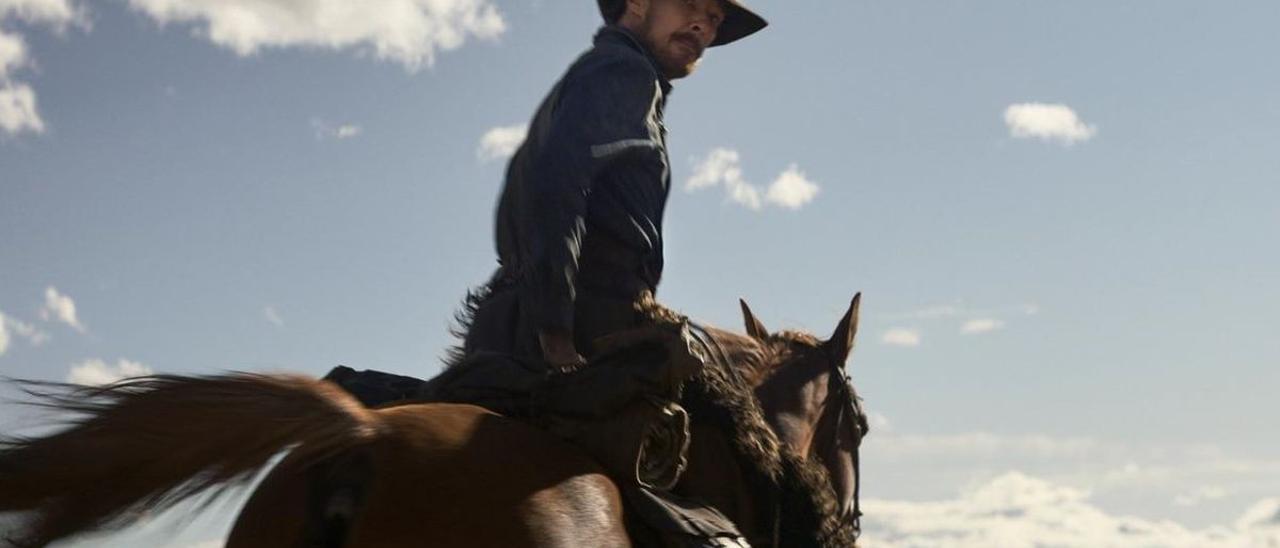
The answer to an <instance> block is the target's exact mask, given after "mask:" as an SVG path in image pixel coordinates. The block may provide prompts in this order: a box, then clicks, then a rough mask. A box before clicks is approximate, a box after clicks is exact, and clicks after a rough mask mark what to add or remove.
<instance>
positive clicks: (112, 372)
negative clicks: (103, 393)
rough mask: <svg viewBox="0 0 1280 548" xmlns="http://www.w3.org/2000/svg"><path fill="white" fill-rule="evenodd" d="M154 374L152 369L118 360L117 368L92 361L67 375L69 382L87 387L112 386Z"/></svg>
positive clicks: (80, 364)
mask: <svg viewBox="0 0 1280 548" xmlns="http://www.w3.org/2000/svg"><path fill="white" fill-rule="evenodd" d="M152 373H153V371H151V368H150V367H147V366H145V365H142V364H140V363H138V362H135V361H129V360H125V359H120V360H116V365H115V366H111V365H109V364H108V363H107V362H104V361H102V360H99V359H91V360H85V361H83V362H80V363H79V364H77V365H75V366H72V368H71V372H70V373H68V374H67V382H70V383H75V384H82V385H85V386H100V385H104V384H111V383H113V382H116V381H118V380H121V379H126V378H129V377H140V376H143V375H150V374H152Z"/></svg>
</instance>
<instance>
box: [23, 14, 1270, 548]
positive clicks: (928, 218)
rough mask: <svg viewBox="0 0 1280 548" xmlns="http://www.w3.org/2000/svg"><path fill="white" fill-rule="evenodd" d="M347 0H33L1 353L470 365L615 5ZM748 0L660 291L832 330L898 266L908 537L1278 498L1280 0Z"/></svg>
mask: <svg viewBox="0 0 1280 548" xmlns="http://www.w3.org/2000/svg"><path fill="white" fill-rule="evenodd" d="M344 4H345V3H343V2H336V1H332V0H306V1H302V2H283V1H281V0H238V1H237V2H234V3H220V2H207V1H199V0H165V1H161V0H127V1H126V0H113V1H108V2H94V3H89V2H83V1H75V0H0V314H3V317H4V318H5V319H4V320H3V322H0V324H3V325H4V329H3V330H0V373H2V374H4V375H7V376H17V377H32V378H42V379H56V380H65V379H68V378H75V379H78V380H82V381H85V382H92V381H95V380H97V381H100V380H105V379H108V378H110V377H111V376H112V375H114V374H120V373H121V368H122V367H123V368H124V370H125V371H124V372H126V373H127V372H131V371H157V372H183V373H208V372H213V371H219V370H226V369H249V370H263V371H269V370H270V371H275V370H290V371H303V372H309V373H314V374H322V373H323V372H324V371H326V370H327V369H329V368H330V367H332V366H334V365H337V364H347V365H351V366H355V367H358V368H376V369H382V370H387V371H394V372H399V373H404V374H413V375H419V376H427V375H431V374H432V373H433V372H435V371H436V370H437V368H438V363H439V359H438V358H439V356H440V355H441V354H442V352H443V349H444V348H445V346H446V345H448V344H449V343H450V342H451V340H450V338H449V336H448V334H447V333H446V331H445V328H446V326H447V325H448V322H449V318H450V316H451V313H452V311H453V309H454V307H455V306H456V304H457V302H458V301H459V299H460V298H461V296H462V295H463V293H464V291H465V290H466V288H468V287H470V286H472V285H475V284H478V283H480V282H481V281H483V280H484V278H485V277H486V275H487V274H488V273H489V272H490V271H491V270H492V268H493V266H494V257H493V251H492V243H491V232H492V226H491V225H492V213H493V206H494V203H495V200H496V196H497V192H498V190H499V187H500V186H499V185H500V181H501V176H502V171H503V168H504V164H505V163H504V159H503V158H502V157H501V149H502V148H503V146H501V145H503V144H504V143H505V144H506V145H507V146H510V141H511V137H512V136H514V137H515V138H516V139H518V137H519V134H520V126H521V125H522V124H524V123H525V122H526V121H527V119H528V118H529V117H530V115H531V114H532V112H533V109H534V107H535V106H536V105H537V103H538V101H540V100H541V98H542V96H543V95H544V94H545V93H546V91H547V89H548V88H549V87H550V85H551V84H552V83H553V82H554V81H555V80H556V79H557V78H558V77H559V75H560V74H561V72H562V71H563V70H564V68H565V67H566V66H567V65H568V63H569V62H570V61H571V60H572V59H573V57H574V56H575V55H576V54H577V53H579V52H580V51H582V50H583V49H584V48H585V47H587V45H588V44H589V40H590V36H591V34H592V32H593V30H594V28H595V27H596V25H597V20H596V16H595V15H594V14H593V12H592V9H591V7H590V6H589V3H585V2H584V3H582V4H581V5H580V4H578V3H571V2H561V1H556V2H551V1H546V0H541V1H536V0H531V1H522V0H513V1H497V2H494V1H491V0H453V1H450V2H436V3H434V4H433V5H435V6H437V9H440V10H443V11H430V10H429V9H427V8H424V7H423V6H427V5H429V4H432V3H429V2H424V1H421V0H379V1H378V2H368V3H367V6H365V8H364V9H363V10H361V9H360V8H350V7H347V8H345V9H348V10H350V11H349V12H347V13H341V12H340V11H339V12H335V11H332V10H341V9H343V8H342V6H343V5H344ZM286 5H287V6H291V8H290V9H277V8H280V7H281V6H286ZM363 5H364V4H362V6H363ZM752 5H753V6H755V7H756V8H757V9H758V10H759V11H760V12H762V13H764V14H765V15H766V16H767V17H768V18H769V19H770V21H771V22H772V26H771V27H770V28H768V29H767V30H766V31H765V32H762V33H761V34H760V35H758V36H755V37H752V38H750V39H748V40H745V41H743V42H742V43H740V44H734V45H732V46H730V47H726V48H720V49H716V50H712V51H711V52H710V54H709V55H708V56H707V58H706V60H705V62H704V64H703V66H702V67H701V68H700V69H699V71H698V72H697V73H696V74H695V75H693V76H692V77H690V78H688V79H687V80H682V81H679V82H677V83H676V89H675V92H674V94H673V97H672V98H671V101H670V105H669V110H668V113H667V125H668V127H669V128H670V130H671V138H670V148H671V154H672V161H673V164H674V165H673V169H674V181H675V184H676V185H677V186H678V187H679V188H678V189H677V190H676V191H675V192H673V194H672V199H671V203H670V205H669V208H668V214H667V226H668V228H667V238H668V240H669V244H668V245H669V248H668V251H667V264H668V267H667V270H666V274H665V277H664V281H663V285H662V287H661V288H660V297H661V298H662V299H663V300H665V301H666V302H668V303H669V304H671V305H673V306H675V307H677V308H680V309H682V310H684V311H685V312H687V313H689V314H690V315H691V316H693V317H696V318H700V319H703V320H706V321H709V322H711V323H715V324H719V325H725V326H732V327H736V326H738V325H739V324H740V321H739V318H738V312H737V306H736V300H737V298H738V297H745V298H746V299H747V300H748V301H749V302H750V303H751V304H752V306H753V308H754V309H755V310H756V312H757V314H758V315H760V316H761V318H762V319H763V320H764V321H765V323H766V324H767V325H768V326H769V327H771V328H783V327H790V328H802V329H808V330H813V331H816V332H819V333H823V334H825V333H826V332H829V331H830V330H831V329H833V328H834V327H835V323H836V321H837V320H838V319H839V317H840V314H841V313H842V312H843V310H844V309H845V307H847V305H848V300H849V298H850V297H852V295H853V293H854V292H856V291H863V292H864V295H865V300H864V303H863V323H862V331H861V333H860V336H859V346H858V349H857V350H856V351H855V354H854V357H853V359H852V360H851V364H850V367H851V368H852V373H853V376H854V378H855V380H856V383H857V385H858V387H859V389H860V391H861V392H862V394H863V396H864V397H865V398H866V399H867V401H868V405H869V408H870V409H871V410H872V411H873V412H874V413H875V414H876V416H877V423H878V426H879V428H877V431H876V432H875V434H874V435H873V436H872V437H871V438H868V440H867V443H866V445H865V446H864V451H865V453H866V459H867V461H868V463H867V465H866V468H867V471H866V475H867V478H866V482H867V483H866V487H865V490H864V493H865V496H866V497H869V498H871V499H873V500H874V501H875V502H873V504H872V506H871V507H870V508H871V509H872V512H874V509H875V508H877V507H879V508H881V509H882V513H881V515H882V516H885V517H884V518H883V519H880V521H876V520H875V519H872V520H871V521H872V522H871V526H872V527H873V529H872V530H871V531H870V532H869V534H872V535H880V536H879V537H874V536H873V538H875V539H877V540H879V541H880V542H881V544H882V545H894V543H898V544H900V545H911V542H916V541H919V542H922V543H925V544H936V543H930V542H928V541H927V540H919V539H928V538H930V537H929V536H928V535H930V534H941V533H939V531H946V530H947V529H946V527H947V525H946V523H950V522H948V521H947V520H948V519H950V518H954V517H955V516H953V515H950V514H948V515H946V516H943V515H938V514H931V513H929V512H937V511H938V510H937V509H938V508H948V507H946V506H945V504H948V502H947V501H951V502H954V501H968V503H967V507H974V506H975V505H978V504H977V503H975V502H973V501H974V500H975V499H974V497H979V496H980V495H981V496H986V497H987V498H986V499H982V500H989V499H991V498H992V497H994V498H997V499H1000V500H1003V501H1005V502H1004V503H1007V504H1015V503H1016V504H1023V503H1025V504H1028V505H1031V506H1032V507H1034V508H1033V509H1034V510H1036V511H1031V512H1027V513H1026V515H1047V516H1048V517H1046V518H1045V520H1046V522H1052V521H1053V520H1054V519H1065V518H1064V517H1063V516H1065V515H1066V514H1062V513H1057V514H1055V513H1052V512H1050V513H1048V514H1043V513H1042V514H1037V513H1036V512H1038V511H1041V510H1045V508H1044V507H1042V506H1035V505H1036V504H1041V505H1043V504H1044V502H1043V501H1045V500H1049V501H1058V502H1059V503H1058V504H1055V505H1053V506H1054V507H1055V508H1065V507H1071V508H1076V510H1079V511H1078V512H1076V513H1075V514H1071V516H1072V519H1073V520H1075V521H1077V522H1079V521H1080V520H1081V519H1082V518H1081V517H1080V516H1081V515H1083V514H1088V512H1092V511H1096V515H1095V514H1088V515H1089V516H1092V518H1091V519H1093V518H1096V519H1094V521H1086V523H1095V522H1096V523H1101V524H1102V525H1099V527H1102V528H1107V527H1112V526H1113V525H1114V523H1112V522H1111V521H1105V520H1120V519H1122V518H1123V517H1124V516H1131V517H1132V519H1135V520H1140V522H1139V525H1143V526H1145V525H1150V524H1159V523H1162V521H1161V520H1169V523H1172V524H1175V525H1176V527H1179V528H1181V529H1173V530H1165V529H1162V530H1161V531H1162V532H1161V533H1160V534H1163V535H1166V536H1164V537H1156V536H1152V537H1151V538H1153V539H1156V538H1159V539H1163V540H1158V541H1157V540H1153V541H1152V542H1153V543H1154V544H1156V545H1175V544H1177V543H1179V542H1185V543H1186V544H1187V545H1197V544H1201V545H1202V544H1204V543H1205V542H1210V541H1212V542H1221V543H1230V542H1233V541H1237V540H1239V539H1240V538H1245V536H1247V535H1249V534H1254V532H1250V531H1253V529H1249V530H1247V531H1246V525H1247V526H1248V527H1254V526H1255V525H1257V524H1258V523H1261V524H1263V525H1265V524H1266V523H1271V522H1270V521H1268V519H1270V518H1268V517H1267V516H1271V514H1269V513H1268V512H1269V511H1270V510H1269V509H1271V508H1273V507H1275V508H1280V502H1276V498H1275V497H1278V496H1280V442H1277V441H1276V438H1275V436H1274V431H1275V429H1276V426H1277V419H1278V415H1277V413H1276V410H1275V404H1274V401H1275V394H1276V392H1277V390H1278V389H1280V369H1278V368H1277V367H1276V366H1277V364H1280V342H1277V341H1280V338H1277V337H1275V336H1274V333H1273V331H1274V330H1275V329H1276V328H1277V327H1280V322H1277V320H1276V311H1277V310H1280V284H1277V283H1276V282H1275V280H1277V279H1280V253H1277V252H1276V251H1275V250H1274V249H1275V244H1274V243H1273V242H1271V240H1272V239H1273V238H1275V237H1276V236H1277V235H1278V234H1280V186H1278V185H1277V184H1276V183H1277V182H1278V181H1277V180H1276V179H1277V174H1280V154H1277V149H1278V148H1280V68H1278V67H1280V65H1277V64H1276V63H1275V62H1274V55H1275V52H1276V51H1278V50H1280V38H1277V37H1276V34H1275V32H1274V25H1275V21H1277V20H1280V4H1277V3H1275V2H1270V1H1263V0H1257V1H1240V2H1231V3H1205V2H1191V1H1180V0H1169V1H1163V2H1137V1H1129V2H1114V1H1101V0H1098V1H1075V2H1045V1H1032V2H1027V1H1021V0H990V1H982V2H978V1H945V2H921V1H898V2H839V3H831V2H828V3H813V2H801V3H796V2H781V1H776V0H775V1H765V0H757V1H755V2H752ZM229 6H238V7H239V8H240V9H241V10H242V11H241V12H240V13H241V14H242V15H244V14H247V15H246V16H245V17H241V18H233V17H230V12H229V11H228V10H229V9H230V7H229ZM369 6H373V7H369ZM397 8H399V11H394V10H395V9H397ZM395 14H398V15H395ZM14 44H18V46H14ZM503 128H506V130H505V131H498V132H496V133H491V132H492V131H494V130H502V129H503ZM486 136H489V137H488V139H486ZM486 143H487V145H486ZM488 147H495V148H488ZM691 183H692V184H691ZM692 187H697V188H692ZM815 189H816V191H815ZM735 192H736V193H737V194H735ZM753 194H754V195H755V196H756V199H757V200H758V206H759V207H758V209H754V208H752V207H749V206H750V205H752V201H751V199H750V198H743V196H749V195H753ZM735 195H736V196H738V197H739V199H738V200H735V199H734V196H735ZM770 196H773V197H774V199H773V200H770V199H769V197H770ZM784 204H785V205H784ZM69 304H70V305H74V312H75V313H74V315H72V314H70V313H69V312H70V308H71V307H69V306H68V305H69ZM73 375H74V377H73ZM0 424H4V425H6V427H13V425H14V424H16V420H15V419H13V418H12V417H11V418H9V419H0ZM1011 474H1012V475H1011ZM1001 490H1003V491H1001ZM993 491H995V492H998V493H1003V494H1001V495H999V496H995V495H992V494H991V493H992V492H993ZM1027 493H1032V495H1035V496H1030V495H1027ZM1046 493H1047V494H1046ZM984 494H985V495H984ZM1036 494H1046V495H1045V496H1043V497H1041V496H1039V495H1036ZM1050 495H1051V496H1050ZM1002 497H1003V498H1002ZM1062 501H1067V503H1070V504H1067V503H1063V502H1062ZM877 504H878V505H879V506H877ZM927 504H934V506H926V505H927ZM938 505H942V506H938ZM1072 505H1076V506H1072ZM956 506H957V507H964V506H966V504H956ZM978 506H980V505H978ZM1080 508H1084V510H1080ZM1260 509H1261V510H1260ZM1086 510H1087V511H1086ZM1045 511H1047V510H1045ZM1249 512H1254V514H1249ZM228 513H229V511H224V512H222V514H224V515H225V514H228ZM1082 513H1083V514H1082ZM1255 514H1256V515H1260V516H1263V517H1262V518H1257V519H1254V520H1253V521H1249V520H1245V519H1244V517H1243V516H1247V515H1255ZM921 516H923V517H921ZM1271 517H1275V516H1271ZM872 518H875V515H874V514H873V516H872ZM222 519H225V517H224V518H222ZM1028 519H1029V518H1028ZM1124 519H1128V518H1124ZM212 521H214V522H217V519H213V520H212ZM1246 521H1247V522H1248V523H1247V524H1244V525H1242V523H1244V522H1246ZM1272 521H1275V520H1272ZM917 523H926V524H933V525H931V526H930V527H933V529H928V527H925V528H924V529H921V528H920V527H917V526H914V525H909V524H917ZM1010 523H1014V524H1015V525H1016V523H1021V524H1022V525H1024V526H1028V525H1027V523H1029V522H1017V521H1016V520H1014V521H1012V522H1010ZM1010 523H995V524H988V525H985V526H984V527H989V528H990V530H991V531H996V532H999V531H1003V530H1004V529H1001V528H1002V527H1013V526H1015V525H1010ZM1129 526H1133V523H1129ZM219 527H221V525H219V524H218V523H212V524H206V525H199V526H196V527H192V528H191V529H189V530H188V531H186V532H184V533H183V534H182V535H181V536H178V537H174V539H169V536H167V535H159V534H154V533H153V534H152V535H151V536H150V537H146V538H148V539H149V540H147V541H146V542H147V543H150V544H154V545H164V546H168V545H173V546H186V545H189V544H192V543H195V542H199V541H204V540H216V539H217V538H219V535H220V534H221V533H220V532H219V530H218V528H219ZM913 527H915V528H913ZM974 527H977V526H976V525H975V526H974ZM1028 527H1030V526H1028ZM1210 527H1220V528H1225V530H1227V531H1228V533H1229V535H1237V536H1235V537H1231V536H1217V537H1197V536H1196V535H1201V534H1207V533H1204V532H1205V531H1209V530H1210V529H1208V528H1210ZM1259 527H1261V526H1259ZM1139 528H1141V527H1139ZM1029 530H1034V529H1029ZM1169 531H1172V532H1169ZM134 533H135V534H141V533H138V532H137V531H135V532H134ZM968 533H972V531H968ZM968 533H966V534H968ZM1228 533H1223V534H1228ZM974 534H976V533H974ZM992 534H995V533H992ZM1155 534H1156V533H1152V535H1155ZM1179 535H1181V536H1179ZM1239 535H1244V536H1239ZM126 538H127V537H126ZM912 539H916V540H912ZM1170 539H1172V540H1170ZM1205 539H1209V540H1205ZM113 542H119V543H120V545H128V544H130V543H131V542H134V541H129V540H117V541H113ZM975 542H976V541H975ZM1102 542H1103V543H1105V542H1109V541H1102ZM1212 542H1211V543H1212ZM166 543H169V544H166ZM175 543H176V544H175ZM1092 545H1101V544H1099V542H1094V543H1092Z"/></svg>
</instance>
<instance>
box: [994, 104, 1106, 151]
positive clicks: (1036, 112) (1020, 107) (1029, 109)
mask: <svg viewBox="0 0 1280 548" xmlns="http://www.w3.org/2000/svg"><path fill="white" fill-rule="evenodd" d="M1004 123H1005V125H1007V126H1008V127H1009V134H1010V135H1012V136H1013V137H1015V138H1018V139H1033V138H1034V139H1040V140H1043V141H1058V142H1060V143H1062V144H1064V145H1072V144H1075V143H1076V142H1080V141H1088V140H1089V139H1092V138H1093V136H1094V135H1096V134H1097V133H1098V128H1097V126H1094V125H1090V124H1086V123H1084V121H1083V120H1081V119H1080V116H1079V115H1078V114H1076V111H1074V110H1072V109H1071V107H1068V106H1067V105H1062V104H1046V103H1019V104H1016V105H1009V107H1008V108H1006V109H1005V110H1004Z"/></svg>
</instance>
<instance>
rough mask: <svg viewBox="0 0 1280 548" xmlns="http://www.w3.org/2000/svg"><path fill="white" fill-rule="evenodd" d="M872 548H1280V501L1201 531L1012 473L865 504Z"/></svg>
mask: <svg viewBox="0 0 1280 548" xmlns="http://www.w3.org/2000/svg"><path fill="white" fill-rule="evenodd" d="M863 509H864V511H865V512H866V515H865V517H863V524H864V530H865V531H866V535H865V536H864V539H865V541H866V544H867V545H869V546H884V547H890V548H897V547H908V546H913V547H914V546H947V547H950V548H969V547H975V548H976V547H979V546H981V547H986V546H1011V547H1022V546H1026V547H1030V546H1061V547H1065V548H1071V547H1080V548H1084V547H1098V546H1116V547H1120V546H1162V547H1187V548H1191V547H1197V548H1199V547H1215V546H1221V547H1234V546H1278V545H1280V499H1264V500H1261V501H1259V502H1257V503H1256V504H1254V505H1253V506H1252V507H1251V508H1250V509H1249V510H1248V511H1246V512H1245V513H1244V515H1242V516H1241V517H1240V518H1239V519H1237V520H1236V521H1235V523H1233V524H1229V525H1219V526H1215V527H1211V528H1208V529H1203V530H1194V529H1189V528H1186V527H1184V526H1182V525H1179V524H1177V523H1174V522H1171V521H1151V520H1146V519H1141V518H1135V517H1128V516H1117V515H1112V514H1109V513H1107V512H1106V511H1104V510H1102V509H1101V508H1099V507H1097V506H1095V505H1094V504H1092V503H1091V501H1090V493H1088V492H1087V491H1082V490H1078V489H1074V488H1071V487H1065V486H1062V485H1057V484H1054V483H1051V482H1049V481H1046V480H1043V479H1039V478H1036V477H1032V476H1028V475H1026V474H1023V473H1020V472H1009V473H1006V474H1004V475H1001V476H998V477H996V478H995V479H993V480H991V481H990V482H988V483H986V484H983V485H980V486H978V487H977V488H975V489H972V490H969V491H967V492H965V493H963V494H962V495H961V496H960V497H958V498H956V499H952V500H942V501H930V502H906V501H891V500H880V499H871V500H867V501H865V502H864V504H863Z"/></svg>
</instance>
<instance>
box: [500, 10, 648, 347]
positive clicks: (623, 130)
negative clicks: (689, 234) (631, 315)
mask: <svg viewBox="0 0 1280 548" xmlns="http://www.w3.org/2000/svg"><path fill="white" fill-rule="evenodd" d="M669 92H670V84H669V83H668V82H667V81H666V79H665V78H663V77H661V76H660V75H659V73H658V71H657V67H656V66H655V62H654V61H653V60H652V58H651V57H650V56H649V55H648V54H647V53H646V51H645V49H644V48H643V46H641V45H640V43H639V42H637V41H636V39H635V38H634V37H632V36H631V35H630V34H629V33H628V32H627V31H626V30H623V29H621V28H619V27H613V26H610V27H605V28H603V29H601V30H600V32H599V33H598V34H597V35H596V39H595V45H594V47H593V48H592V49H591V50H589V51H587V52H586V53H584V54H583V55H582V56H581V57H579V58H578V60H577V61H576V62H574V64H573V65H572V66H571V67H570V68H569V70H568V71H567V72H566V74H565V75H564V77H563V78H562V79H561V80H560V81H559V82H558V83H557V84H556V85H555V86H554V87H553V88H552V90H551V92H550V93H549V94H548V96H547V98H546V99H545V100H544V101H543V103H542V105H541V106H540V107H539V109H538V112H537V113H536V114H535V116H534V118H533V121H532V123H531V124H530V128H529V135H528V137H527V138H526V140H525V142H524V144H523V145H521V147H520V149H519V150H518V151H517V152H516V154H515V156H514V157H513V158H512V159H511V163H510V164H509V165H508V168H507V175H506V184H505V187H504V189H503V192H502V196H501V198H500V200H499V203H498V212H497V226H496V244H497V251H498V257H499V262H500V265H501V268H500V270H499V273H498V274H497V275H496V278H497V279H505V280H508V282H509V283H510V285H511V286H512V289H513V290H514V291H515V292H516V294H517V295H518V301H519V302H520V303H521V306H520V307H519V308H520V310H519V312H518V315H519V319H518V320H517V321H520V322H522V323H526V322H527V323H528V324H530V325H532V326H536V327H537V328H538V329H560V330H564V331H570V332H571V331H573V330H574V326H575V324H577V323H578V322H575V321H574V319H575V316H576V315H578V314H576V313H575V312H576V311H575V308H577V309H581V308H582V306H581V305H580V304H579V303H578V301H579V299H580V298H581V297H582V296H583V295H584V294H592V295H596V296H600V297H605V298H611V299H617V300H619V301H624V302H631V301H634V299H635V298H637V297H638V296H639V295H641V294H642V293H644V292H646V291H648V292H652V291H653V290H654V289H656V287H657V285H658V282H659V280H660V279H661V275H662V267H663V260H662V249H663V242H662V216H663V212H664V210H665V206H666V200H667V196H668V193H669V191H670V181H671V178H670V169H669V161H668V157H667V151H666V142H665V141H666V135H665V134H666V129H665V127H664V126H663V122H662V115H663V107H664V106H665V102H666V96H667V94H668V93H669ZM575 305H577V306H575ZM617 327H623V326H617ZM592 331H597V330H595V329H593V330H592ZM606 331H607V330H606ZM517 346H519V345H517Z"/></svg>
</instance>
